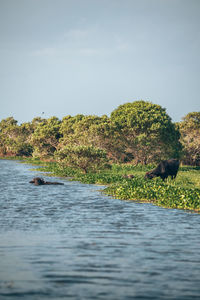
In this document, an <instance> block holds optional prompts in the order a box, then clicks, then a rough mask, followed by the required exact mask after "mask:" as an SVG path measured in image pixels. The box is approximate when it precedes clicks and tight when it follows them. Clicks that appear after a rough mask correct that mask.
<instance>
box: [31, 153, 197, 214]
mask: <svg viewBox="0 0 200 300" xmlns="http://www.w3.org/2000/svg"><path fill="white" fill-rule="evenodd" d="M26 162H28V163H33V164H37V165H42V166H43V167H42V168H41V171H43V172H45V171H47V172H51V173H52V174H53V175H56V176H61V177H70V178H71V177H72V179H71V180H76V181H81V182H83V183H90V184H101V185H107V187H106V188H105V189H104V191H103V192H104V193H105V194H107V195H110V196H112V197H115V198H118V199H124V200H136V201H137V200H139V201H145V202H152V203H154V204H156V205H158V206H162V207H168V208H178V209H188V210H195V211H200V168H198V167H190V166H183V167H180V170H179V172H178V175H177V178H176V180H171V179H168V180H167V181H165V182H163V181H162V180H161V179H160V178H156V179H153V180H145V179H144V174H145V172H147V171H148V170H150V169H152V168H153V166H152V165H148V166H132V165H113V166H112V168H111V170H104V171H100V172H98V173H88V174H82V173H81V171H79V170H74V169H71V168H66V167H62V166H60V165H59V164H57V163H55V162H41V161H39V160H36V161H34V160H32V159H31V160H26ZM128 174H134V176H135V177H134V178H133V179H126V178H124V175H128Z"/></svg>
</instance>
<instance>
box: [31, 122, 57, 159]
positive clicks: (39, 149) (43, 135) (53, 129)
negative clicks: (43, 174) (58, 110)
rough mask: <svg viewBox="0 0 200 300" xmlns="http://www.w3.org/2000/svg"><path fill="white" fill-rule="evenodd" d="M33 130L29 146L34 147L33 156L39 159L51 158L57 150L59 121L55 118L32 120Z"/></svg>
mask: <svg viewBox="0 0 200 300" xmlns="http://www.w3.org/2000/svg"><path fill="white" fill-rule="evenodd" d="M33 124H34V127H35V130H34V132H33V134H32V136H31V140H30V142H31V145H32V147H34V152H33V156H35V157H40V158H49V157H52V156H53V154H54V152H55V151H56V150H57V146H58V143H59V139H60V137H61V134H60V125H61V121H60V120H59V119H58V118H56V117H51V118H49V119H47V120H46V119H40V118H36V119H33Z"/></svg>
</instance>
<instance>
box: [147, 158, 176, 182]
mask: <svg viewBox="0 0 200 300" xmlns="http://www.w3.org/2000/svg"><path fill="white" fill-rule="evenodd" d="M179 164H180V162H179V160H177V159H168V160H163V161H161V162H160V163H159V165H158V166H157V167H156V168H155V169H153V170H151V171H149V172H147V173H146V174H145V178H149V179H152V178H154V177H161V178H162V180H165V179H166V178H167V177H168V176H171V178H172V179H175V178H176V175H177V172H178V169H179Z"/></svg>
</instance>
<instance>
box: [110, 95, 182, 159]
mask: <svg viewBox="0 0 200 300" xmlns="http://www.w3.org/2000/svg"><path fill="white" fill-rule="evenodd" d="M111 121H112V122H114V123H115V124H116V126H117V127H118V128H120V130H121V132H122V136H124V139H125V142H126V147H127V150H128V151H129V152H132V154H133V157H134V160H135V162H136V163H138V162H141V163H143V164H146V163H150V162H154V161H157V160H161V159H166V158H169V157H178V156H179V152H180V150H181V145H180V143H179V138H180V134H179V131H178V130H177V129H176V128H175V125H174V124H173V123H172V121H171V118H170V117H169V116H168V115H167V114H166V111H165V109H164V108H162V107H161V106H160V105H156V104H152V103H150V102H145V101H142V100H141V101H135V102H132V103H126V104H123V105H120V106H119V107H118V108H117V109H116V110H114V111H113V112H112V114H111Z"/></svg>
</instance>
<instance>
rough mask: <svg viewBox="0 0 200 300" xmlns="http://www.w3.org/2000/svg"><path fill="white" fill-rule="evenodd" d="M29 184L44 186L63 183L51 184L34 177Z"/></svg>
mask: <svg viewBox="0 0 200 300" xmlns="http://www.w3.org/2000/svg"><path fill="white" fill-rule="evenodd" d="M29 183H34V185H45V184H60V185H63V184H64V183H61V182H51V181H44V179H42V178H40V177H35V178H33V180H31V181H29Z"/></svg>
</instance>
